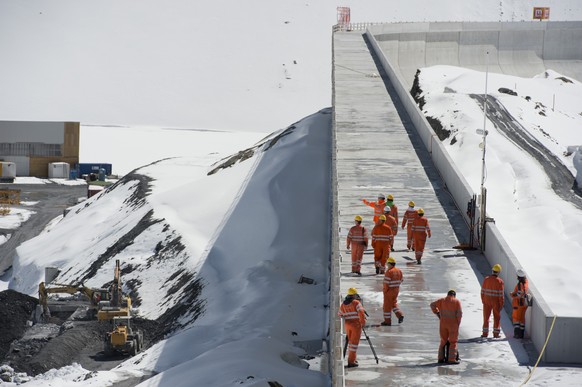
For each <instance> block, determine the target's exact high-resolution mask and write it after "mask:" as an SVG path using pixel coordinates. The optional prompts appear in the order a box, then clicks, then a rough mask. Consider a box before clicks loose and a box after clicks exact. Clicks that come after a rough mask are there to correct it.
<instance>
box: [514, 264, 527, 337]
mask: <svg viewBox="0 0 582 387" xmlns="http://www.w3.org/2000/svg"><path fill="white" fill-rule="evenodd" d="M528 297H529V286H528V283H527V278H526V277H525V272H524V271H523V270H521V269H517V285H515V288H514V289H513V292H512V293H511V299H512V300H511V305H512V306H513V313H512V314H511V319H512V320H513V337H515V338H516V339H523V335H524V333H525V311H526V310H527V307H528Z"/></svg>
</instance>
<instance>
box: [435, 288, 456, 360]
mask: <svg viewBox="0 0 582 387" xmlns="http://www.w3.org/2000/svg"><path fill="white" fill-rule="evenodd" d="M430 308H431V309H432V312H433V313H434V314H436V315H437V317H438V318H439V320H440V324H439V334H440V336H441V342H440V344H439V354H438V362H439V363H445V362H447V363H454V364H458V363H459V352H458V351H457V342H458V341H459V326H460V325H461V318H462V317H463V310H462V308H461V301H459V300H457V292H456V291H455V289H451V290H449V291H448V292H447V296H446V297H443V298H439V299H438V300H436V301H434V302H432V303H431V304H430ZM447 347H448V354H447V353H446V352H447V351H446V349H447Z"/></svg>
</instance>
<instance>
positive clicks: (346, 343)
mask: <svg viewBox="0 0 582 387" xmlns="http://www.w3.org/2000/svg"><path fill="white" fill-rule="evenodd" d="M347 351H348V335H347V334H346V342H345V344H344V358H345V357H346V352H347Z"/></svg>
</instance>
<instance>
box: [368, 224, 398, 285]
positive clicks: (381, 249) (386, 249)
mask: <svg viewBox="0 0 582 387" xmlns="http://www.w3.org/2000/svg"><path fill="white" fill-rule="evenodd" d="M393 239H394V238H393V235H392V229H391V228H390V227H388V225H387V224H386V215H380V217H379V219H378V224H376V225H375V226H374V228H373V229H372V247H373V248H374V266H375V267H376V274H384V271H385V270H386V260H387V259H388V256H389V255H390V249H391V248H392V240H393Z"/></svg>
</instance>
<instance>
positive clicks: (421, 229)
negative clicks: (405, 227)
mask: <svg viewBox="0 0 582 387" xmlns="http://www.w3.org/2000/svg"><path fill="white" fill-rule="evenodd" d="M416 213H417V214H418V216H417V217H416V219H414V221H413V222H412V239H413V243H414V255H415V257H416V263H418V264H419V265H420V264H421V260H422V254H423V253H424V245H425V244H426V236H427V235H428V237H429V238H430V237H431V233H430V225H429V224H428V219H427V218H426V217H425V216H424V210H423V209H422V208H419V209H418V211H416Z"/></svg>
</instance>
